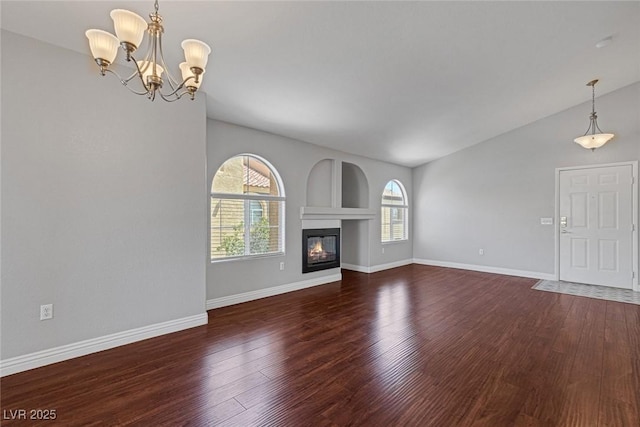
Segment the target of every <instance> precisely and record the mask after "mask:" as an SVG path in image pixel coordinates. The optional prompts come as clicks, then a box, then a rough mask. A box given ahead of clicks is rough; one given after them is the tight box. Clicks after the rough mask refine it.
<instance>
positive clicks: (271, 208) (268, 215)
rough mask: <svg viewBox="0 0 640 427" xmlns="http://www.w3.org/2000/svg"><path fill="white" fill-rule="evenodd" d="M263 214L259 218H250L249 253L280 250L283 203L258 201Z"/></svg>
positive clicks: (281, 246) (266, 252) (265, 252)
mask: <svg viewBox="0 0 640 427" xmlns="http://www.w3.org/2000/svg"><path fill="white" fill-rule="evenodd" d="M260 203H261V204H262V206H263V207H264V209H263V214H262V216H261V217H260V218H258V217H255V218H252V223H251V227H250V232H249V234H250V237H249V238H250V245H249V248H250V250H249V252H250V254H268V253H274V252H282V248H283V245H282V235H281V233H280V223H281V216H282V212H283V207H284V203H283V202H278V201H263V202H260Z"/></svg>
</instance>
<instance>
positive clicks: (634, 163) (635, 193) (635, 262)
mask: <svg viewBox="0 0 640 427" xmlns="http://www.w3.org/2000/svg"><path fill="white" fill-rule="evenodd" d="M627 165H630V166H631V174H632V177H633V184H632V187H631V193H632V194H631V197H632V201H631V205H632V206H633V208H632V209H633V213H632V216H631V218H632V221H633V234H632V237H631V240H632V242H631V243H632V247H633V254H632V257H633V259H632V266H633V272H634V276H633V280H632V288H633V290H634V291H635V292H640V286H639V285H638V161H637V160H633V161H629V162H618V163H603V164H595V165H583V166H567V167H561V168H556V189H555V190H556V194H555V204H556V206H555V222H554V240H555V273H554V275H555V278H556V280H560V172H563V171H570V170H578V169H598V168H605V167H610V166H627Z"/></svg>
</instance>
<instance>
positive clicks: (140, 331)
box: [0, 313, 208, 377]
mask: <svg viewBox="0 0 640 427" xmlns="http://www.w3.org/2000/svg"><path fill="white" fill-rule="evenodd" d="M207 321H208V316H207V313H202V314H196V315H194V316H189V317H183V318H181V319H176V320H170V321H168V322H162V323H156V324H154V325H149V326H143V327H141V328H136V329H130V330H128V331H123V332H118V333H115V334H110V335H105V336H103V337H98V338H92V339H88V340H85V341H80V342H76V343H73V344H67V345H63V346H60V347H54V348H50V349H47V350H42V351H37V352H35V353H30V354H25V355H23V356H16V357H12V358H10V359H5V360H2V361H0V377H4V376H6V375H11V374H15V373H18V372H23V371H27V370H29V369H34V368H39V367H41V366H45V365H50V364H52V363H57V362H62V361H63V360H69V359H73V358H76V357H80V356H85V355H87V354H91V353H97V352H98V351H103V350H108V349H110V348H114V347H119V346H121V345H125V344H131V343H134V342H136V341H142V340H146V339H148V338H153V337H157V336H160V335H165V334H170V333H172V332H178V331H182V330H184V329H189V328H193V327H195V326H201V325H206V324H207Z"/></svg>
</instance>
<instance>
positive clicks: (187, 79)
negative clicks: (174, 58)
mask: <svg viewBox="0 0 640 427" xmlns="http://www.w3.org/2000/svg"><path fill="white" fill-rule="evenodd" d="M194 79H195V76H189V77H187V78H186V79H185V81H183V82H182V83H180V85H178V87H177V88H175V90H174V91H173V92H170V93H167V94H163V93H162V92H160V95H161V96H162V99H165V96H167V97H168V96H176V93H178V91H179V90H180V89H183V88H184V87H185V85H186V84H187V82H188V81H189V80H194ZM185 93H189V91H188V90H187V91H185V92H184V93H182V94H181V95H180V96H182V95H184V94H185ZM194 93H195V92H194ZM178 99H180V98H179V97H178ZM165 100H166V99H165Z"/></svg>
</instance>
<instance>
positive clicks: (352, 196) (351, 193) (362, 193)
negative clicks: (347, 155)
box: [342, 162, 369, 208]
mask: <svg viewBox="0 0 640 427" xmlns="http://www.w3.org/2000/svg"><path fill="white" fill-rule="evenodd" d="M342 207H343V208H368V207H369V181H367V177H366V175H365V174H364V172H363V171H362V169H360V167H359V166H357V165H354V164H353V163H348V162H342Z"/></svg>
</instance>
